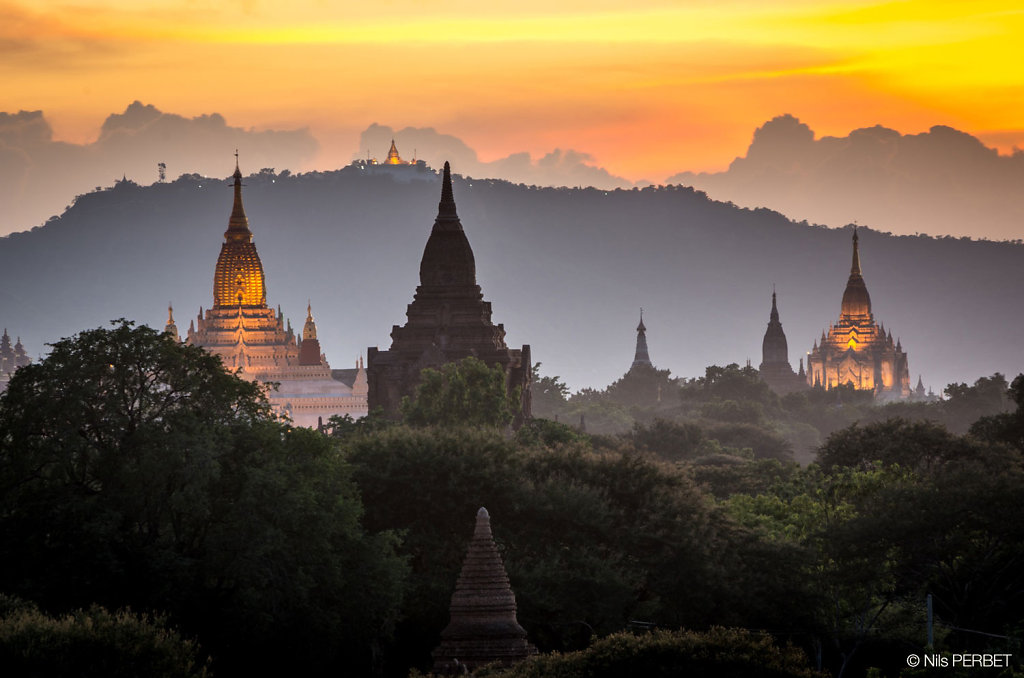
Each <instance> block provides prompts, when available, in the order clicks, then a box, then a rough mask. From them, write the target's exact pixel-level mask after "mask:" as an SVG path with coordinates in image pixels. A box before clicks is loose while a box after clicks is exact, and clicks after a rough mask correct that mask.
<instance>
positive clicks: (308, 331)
mask: <svg viewBox="0 0 1024 678" xmlns="http://www.w3.org/2000/svg"><path fill="white" fill-rule="evenodd" d="M309 339H316V322H314V321H313V303H312V302H311V301H307V303H306V324H305V325H303V327H302V340H303V341H307V340H309ZM319 355H320V349H319V347H318V348H317V356H319Z"/></svg>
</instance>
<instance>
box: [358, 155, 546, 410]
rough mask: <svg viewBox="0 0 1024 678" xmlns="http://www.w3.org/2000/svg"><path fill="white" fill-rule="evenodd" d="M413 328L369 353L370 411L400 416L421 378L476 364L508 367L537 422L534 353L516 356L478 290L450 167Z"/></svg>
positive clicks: (512, 385) (510, 383) (396, 331)
mask: <svg viewBox="0 0 1024 678" xmlns="http://www.w3.org/2000/svg"><path fill="white" fill-rule="evenodd" d="M406 316H407V318H408V320H407V321H406V323H405V325H403V326H401V327H400V326H398V325H395V326H393V327H392V329H391V348H390V349H389V350H387V351H379V350H378V349H377V347H375V346H374V347H371V348H369V349H367V352H366V365H367V377H368V379H369V406H370V409H371V410H374V409H376V408H378V407H380V408H382V409H383V410H384V413H385V414H386V415H387V416H389V417H392V418H397V417H398V416H399V406H400V405H401V401H402V398H403V397H404V396H411V395H413V393H414V391H415V388H416V385H417V384H418V383H419V378H420V371H421V370H422V369H423V368H425V367H433V368H437V367H440V366H441V365H444V364H445V363H450V362H456V361H458V360H462V359H463V358H467V357H469V356H474V357H476V358H478V359H480V360H481V361H483V362H484V363H486V364H487V365H488V366H491V367H493V366H494V365H500V366H501V368H502V370H504V372H505V375H506V387H507V388H508V390H509V391H510V392H511V391H514V390H515V389H519V391H520V394H521V397H522V411H521V412H520V414H519V416H518V417H517V418H516V420H517V422H519V423H521V422H522V421H523V419H525V418H528V417H529V416H530V367H531V363H530V347H529V345H524V346H523V347H522V349H521V350H520V349H510V348H509V347H508V346H507V345H506V344H505V327H504V326H503V325H500V324H499V325H495V324H494V323H492V322H491V304H490V302H487V301H484V299H483V293H482V292H481V291H480V286H479V285H478V284H477V282H476V260H475V258H474V256H473V250H472V248H471V247H470V246H469V240H467V239H466V233H465V231H463V229H462V222H461V221H460V220H459V215H458V213H457V212H456V209H455V197H454V195H453V193H452V180H451V171H450V169H449V166H448V163H445V164H444V176H443V178H442V184H441V201H440V203H439V204H438V210H437V218H436V219H435V220H434V227H433V229H432V230H431V232H430V237H429V238H428V239H427V244H426V247H424V249H423V258H422V259H421V260H420V284H419V286H418V287H417V288H416V294H415V295H414V297H413V301H412V303H411V304H409V306H408V307H407V309H406Z"/></svg>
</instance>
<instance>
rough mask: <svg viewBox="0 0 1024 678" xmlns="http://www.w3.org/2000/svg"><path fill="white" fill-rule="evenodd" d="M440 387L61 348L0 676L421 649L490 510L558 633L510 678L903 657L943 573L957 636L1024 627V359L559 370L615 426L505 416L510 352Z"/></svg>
mask: <svg viewBox="0 0 1024 678" xmlns="http://www.w3.org/2000/svg"><path fill="white" fill-rule="evenodd" d="M425 376H426V377H427V379H426V381H425V384H426V386H425V387H424V388H422V389H421V390H420V391H419V392H418V393H417V395H416V397H415V398H413V399H410V400H409V401H408V402H407V404H406V411H405V414H406V421H405V422H404V423H396V422H391V421H388V420H387V419H385V418H383V417H382V416H381V415H380V414H379V413H374V414H371V415H370V416H368V417H366V418H363V419H360V420H358V421H353V420H351V419H347V418H341V419H335V420H334V421H333V422H332V424H333V435H331V436H326V435H323V434H321V433H319V432H315V431H310V430H305V429H294V428H291V427H289V426H287V425H286V424H284V423H282V422H280V421H277V420H276V419H275V418H274V417H273V416H272V414H271V413H270V411H269V408H268V406H267V402H266V400H265V398H264V397H263V395H262V391H261V390H260V388H259V387H256V386H254V385H252V384H250V383H248V382H245V381H242V380H240V379H238V378H237V377H235V376H233V375H230V374H227V373H225V372H224V371H223V369H222V368H221V365H220V363H219V362H218V361H217V360H216V359H215V358H212V357H211V356H209V355H207V354H205V353H204V352H202V351H200V350H198V349H194V348H191V347H188V346H183V345H181V344H177V343H175V342H173V341H171V340H170V339H169V338H167V337H165V336H163V335H160V334H159V333H157V332H155V331H153V330H150V329H148V328H136V327H134V326H133V325H132V324H131V323H127V322H118V323H115V324H114V326H113V328H112V329H100V330H91V331H88V332H83V333H82V334H80V335H78V336H76V337H73V338H71V339H66V340H63V341H61V342H58V343H57V344H56V345H54V347H53V351H52V352H51V354H50V356H49V357H47V358H46V359H45V360H43V361H41V362H39V363H38V364H35V365H31V366H29V367H26V368H24V369H22V370H20V371H19V372H18V373H17V374H16V375H15V377H14V378H13V379H12V380H11V382H10V387H9V389H8V391H7V392H6V393H5V394H4V395H3V396H2V397H0V593H3V594H9V595H12V596H17V597H18V600H24V601H31V602H25V603H20V602H17V600H16V599H15V598H12V597H8V596H0V660H2V662H0V672H4V673H11V672H12V669H16V670H17V671H16V672H18V671H20V672H24V671H21V669H20V668H19V667H22V666H29V664H23V663H21V664H20V663H18V662H44V663H43V664H31V666H33V667H34V666H41V667H43V668H40V669H39V673H41V674H43V675H46V671H51V673H52V672H53V671H56V672H57V673H61V672H62V671H61V670H57V669H52V668H49V667H53V666H58V667H59V666H66V665H68V662H71V663H75V664H81V665H83V666H85V667H86V669H84V670H83V671H82V672H83V673H84V674H86V675H88V671H89V670H92V671H107V673H108V674H109V675H116V672H115V669H114V668H110V667H111V666H112V665H111V663H110V662H111V661H112V660H110V659H109V658H110V657H111V656H112V655H111V653H112V652H119V651H121V650H123V651H124V653H125V654H124V656H125V657H130V656H133V655H132V652H136V653H138V654H139V656H140V657H141V656H143V655H144V659H140V660H139V661H151V662H152V663H151V664H148V665H147V666H151V667H152V668H151V669H147V670H146V671H144V673H147V674H150V675H161V674H165V675H166V674H168V673H167V671H165V669H164V668H162V667H166V666H180V667H183V668H181V670H180V674H181V675H201V674H202V672H203V671H205V670H206V669H207V664H206V663H205V660H204V659H203V658H204V657H205V656H206V655H207V654H208V655H209V656H210V657H211V661H210V663H209V668H210V670H212V672H213V673H215V674H216V675H219V676H241V675H265V674H279V675H308V676H317V675H328V674H338V673H342V672H348V673H356V674H360V675H364V674H365V675H369V674H385V675H393V676H405V675H407V674H408V672H409V670H410V668H416V669H420V670H427V669H429V667H430V651H431V650H432V649H433V648H434V647H436V645H437V644H438V640H439V633H440V631H441V630H442V629H443V628H444V627H445V625H446V624H447V622H448V605H449V601H450V599H451V594H452V590H453V587H454V583H455V579H456V576H457V574H458V571H459V567H460V565H461V562H462V558H463V555H464V553H465V549H466V545H467V543H468V541H469V539H470V535H471V533H472V528H473V519H474V515H475V513H476V511H477V509H478V508H479V507H480V506H486V507H487V508H488V510H489V512H490V515H491V524H492V529H493V532H494V535H495V539H496V541H497V542H498V545H499V549H500V551H501V554H502V557H503V560H504V563H505V566H506V569H507V571H508V574H509V578H510V581H511V584H512V587H513V589H514V591H515V593H516V597H517V601H518V606H519V620H520V622H521V623H522V625H523V626H524V627H525V628H526V629H527V631H528V633H529V636H530V639H531V641H532V642H534V643H535V644H537V645H538V647H539V648H540V649H541V651H542V652H545V653H551V652H561V653H564V654H548V655H545V656H541V657H538V658H537V659H536V660H533V661H531V662H529V663H527V664H524V665H522V666H521V667H519V668H516V669H513V670H511V671H510V672H506V674H507V675H510V676H519V675H522V676H527V675H530V676H532V675H564V676H575V675H595V676H600V675H609V676H611V675H623V674H624V673H626V672H627V669H626V668H624V667H629V668H628V671H629V672H630V673H637V674H643V675H679V674H682V673H686V674H687V675H716V676H718V675H733V674H735V675H764V676H780V677H781V676H806V675H811V674H810V670H811V669H813V670H821V671H824V672H827V673H828V674H831V675H834V676H837V677H845V676H863V675H867V674H869V673H870V672H871V670H872V669H876V670H877V671H876V673H877V672H881V674H882V675H889V676H898V675H900V674H901V672H903V671H905V670H906V665H905V660H906V656H907V654H908V653H911V652H917V653H921V652H924V650H925V648H924V643H925V640H924V633H925V631H924V600H925V597H926V596H927V595H928V594H931V595H932V597H933V600H934V601H935V622H936V629H937V631H936V647H935V651H936V652H943V651H945V652H984V651H994V652H1009V653H1011V654H1013V653H1015V652H1016V648H1019V643H1020V638H1021V636H1020V634H1021V629H1022V628H1024V614H1022V612H1021V610H1022V609H1024V546H1022V544H1024V434H1022V431H1024V376H1020V377H1017V378H1016V379H1015V380H1013V383H1012V385H1007V384H1006V381H1005V379H1003V378H1002V376H1001V375H995V376H994V377H991V378H985V379H983V380H979V381H978V382H976V384H975V386H970V387H969V386H965V385H959V386H955V387H951V388H950V389H949V391H948V395H949V398H948V399H947V400H945V401H942V402H940V403H908V404H904V405H895V406H894V405H886V406H883V407H878V406H872V405H870V404H869V403H866V402H860V401H859V399H858V398H859V396H858V394H856V393H846V392H844V391H840V392H839V393H838V394H836V393H828V394H825V393H823V392H817V391H809V392H806V393H801V394H797V396H787V397H785V398H781V399H780V398H777V397H776V396H775V395H774V394H772V393H771V392H770V391H768V390H766V389H765V388H764V386H763V383H762V382H760V381H759V380H758V379H757V378H756V373H752V372H751V371H750V370H748V369H746V368H740V367H738V366H735V365H731V366H727V367H724V368H721V367H712V368H709V369H708V371H707V373H706V375H705V376H704V377H702V378H701V379H698V380H693V381H690V382H683V383H677V384H675V389H676V391H675V393H674V397H673V398H669V399H666V397H665V391H664V390H662V392H661V400H659V399H658V394H657V390H655V396H654V398H653V400H650V399H649V400H647V401H646V404H643V403H641V404H636V403H633V404H629V403H627V402H616V401H615V399H614V398H616V397H619V396H616V395H615V393H619V395H621V394H623V393H628V392H629V391H630V389H632V388H633V387H637V388H638V389H639V390H642V388H641V387H642V386H643V383H648V385H650V384H654V386H656V387H657V386H659V385H660V386H662V387H664V385H665V383H667V382H666V381H665V380H667V375H665V374H661V373H648V374H646V375H643V374H640V375H639V377H638V378H639V379H640V380H641V381H639V382H637V383H635V384H633V385H631V386H628V388H627V387H624V386H623V385H622V384H620V385H619V386H618V387H617V388H616V389H613V390H612V393H611V394H609V393H597V392H591V393H582V394H576V395H574V396H570V397H568V398H566V394H567V391H566V390H565V389H563V388H562V387H561V386H560V385H559V382H558V380H557V378H552V379H550V380H548V381H546V382H545V381H543V379H544V378H540V379H541V383H543V384H545V386H544V388H543V391H544V396H543V398H544V399H547V402H548V403H549V404H551V403H555V404H556V405H558V406H559V407H563V408H567V409H564V410H563V411H564V412H569V413H570V416H568V417H566V423H569V422H570V421H571V413H573V412H574V411H573V410H572V408H573V407H575V406H576V405H580V404H585V406H586V407H584V408H583V409H581V410H579V412H580V413H583V414H586V418H587V419H586V420H587V421H590V420H591V419H590V417H591V413H593V412H601V411H604V412H617V413H618V415H622V416H624V417H625V418H626V420H628V421H629V422H630V424H629V426H628V427H626V428H625V429H623V432H622V433H621V434H619V435H607V434H595V433H587V432H585V431H581V430H579V428H578V427H572V426H568V425H566V423H559V422H555V421H552V420H546V419H542V418H536V419H534V420H532V421H529V422H527V423H526V424H525V425H524V426H523V427H521V428H519V429H518V430H517V431H515V432H514V433H513V432H511V431H510V430H509V429H508V428H507V426H506V425H507V423H508V421H509V420H510V417H509V412H510V411H511V410H510V408H513V406H514V403H512V402H511V401H510V400H509V399H508V396H507V394H506V393H505V390H504V382H503V381H499V379H498V377H499V376H500V374H499V373H498V372H496V371H494V370H491V369H488V368H487V367H486V366H483V365H482V364H477V363H476V362H473V361H464V362H463V363H461V364H458V365H451V366H445V367H444V368H442V369H441V370H437V371H435V373H434V375H431V374H427V375H425ZM645 379H648V380H650V379H653V380H654V381H650V382H644V381H643V380H645ZM1000 385H1001V387H1002V389H1003V391H1002V392H1001V393H996V391H998V390H999V387H1000ZM499 387H500V388H499ZM643 388H646V387H643ZM647 395H648V396H649V395H650V394H649V393H647ZM645 397H646V396H645ZM839 398H841V399H842V403H841V406H840V404H837V403H836V402H835V400H834V399H839ZM541 400H543V399H541ZM536 402H537V401H536V400H535V404H536ZM559 403H560V404H559ZM1011 404H1012V405H1015V406H1016V407H1015V408H1014V409H1010V407H1012V405H1011ZM591 406H593V409H587V408H590V407H591ZM601 408H605V409H604V410H602V409H601ZM618 415H616V416H618ZM975 415H977V416H975ZM969 416H975V418H974V419H973V420H972V421H971V422H970V423H969V424H967V425H964V424H963V421H964V418H965V417H969ZM851 418H852V419H851ZM954 424H955V427H954ZM801 426H803V427H807V428H810V429H812V430H813V431H815V432H816V434H817V435H820V436H821V444H820V446H819V448H818V450H817V456H818V461H817V462H816V463H812V464H809V465H805V466H800V465H798V464H795V463H793V462H792V461H791V459H790V454H789V452H790V449H791V448H790V445H791V444H792V443H791V441H792V440H794V439H796V438H798V437H799V435H800V434H801V431H803V432H804V433H806V430H805V429H803V428H801ZM819 426H820V427H821V428H818V427H819ZM961 429H962V430H961ZM826 432H827V433H826ZM12 601H13V602H12ZM36 606H38V607H36ZM101 606H102V607H101ZM128 608H130V609H131V610H133V611H134V612H128V611H127V609H128ZM83 610H85V611H84V612H83ZM106 610H114V611H113V612H107V611H106ZM117 610H120V611H117ZM171 628H173V629H180V635H178V633H179V632H178V631H170V630H168V629H171ZM726 628H728V629H732V630H725V629H726ZM648 629H656V630H655V631H653V632H647V631H646V630H648ZM735 629H750V630H754V631H752V632H749V631H745V630H743V631H741V630H735ZM623 631H631V633H622V632H623ZM634 634H635V635H634ZM182 637H184V638H186V639H192V638H194V639H195V641H193V640H182ZM121 643H127V644H128V645H130V647H128V648H125V647H123V646H122V645H121ZM48 647H53V648H55V649H54V650H53V651H52V652H50V651H46V652H45V653H44V650H43V649H40V648H48ZM118 648H120V649H118ZM44 654H46V655H47V656H48V657H49V659H46V660H45V661H50V662H51V663H50V664H46V663H45V661H44V659H41V657H43V655H44ZM62 662H63V663H62ZM161 662H163V663H161ZM76 668H77V667H76ZM1017 668H1019V667H1017ZM108 669H109V670H108ZM26 670H27V669H26ZM33 670H35V669H33ZM175 670H177V669H175ZM190 672H191V673H190ZM730 672H731V673H730ZM496 675H497V674H496ZM1006 675H1010V674H1009V673H1007V674H1006Z"/></svg>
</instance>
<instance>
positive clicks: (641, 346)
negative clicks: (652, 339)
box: [629, 308, 654, 372]
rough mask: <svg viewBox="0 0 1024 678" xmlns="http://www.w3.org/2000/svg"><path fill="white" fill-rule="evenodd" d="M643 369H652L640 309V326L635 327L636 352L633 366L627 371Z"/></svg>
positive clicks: (642, 311) (645, 329)
mask: <svg viewBox="0 0 1024 678" xmlns="http://www.w3.org/2000/svg"><path fill="white" fill-rule="evenodd" d="M645 367H650V368H652V369H653V368H654V365H653V364H652V363H651V356H650V354H649V353H648V352H647V327H646V326H645V325H644V310H643V309H642V308H641V309H640V324H639V325H637V326H636V351H635V352H634V353H633V364H632V365H630V366H629V370H630V371H631V372H632V371H633V370H635V369H637V368H640V369H643V368H645Z"/></svg>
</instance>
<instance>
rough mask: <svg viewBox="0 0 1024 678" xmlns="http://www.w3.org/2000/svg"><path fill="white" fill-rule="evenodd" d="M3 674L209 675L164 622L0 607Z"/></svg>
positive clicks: (97, 612) (102, 677) (190, 646)
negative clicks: (1, 612) (0, 612)
mask: <svg viewBox="0 0 1024 678" xmlns="http://www.w3.org/2000/svg"><path fill="white" fill-rule="evenodd" d="M5 607H6V608H7V610H8V613H7V614H5V615H3V616H2V617H0V673H3V674H4V675H8V676H35V677H39V678H42V677H48V676H54V677H55V678H56V677H58V676H60V677H63V676H76V677H79V678H91V677H92V676H96V677H97V678H121V677H122V676H123V677H124V678H137V677H138V676H146V677H147V678H163V677H166V678H172V677H173V678H189V677H192V676H195V677H201V676H206V675H208V672H207V660H206V658H205V657H203V655H202V653H201V652H200V650H199V647H198V645H197V644H196V643H195V642H194V641H191V640H186V639H184V638H182V637H181V636H180V635H178V633H177V631H174V630H173V629H168V628H167V627H166V626H165V624H166V620H165V619H164V618H163V617H149V616H147V615H136V614H132V613H131V612H130V611H120V612H114V613H111V612H108V611H107V610H105V609H103V608H102V607H96V606H94V607H92V608H90V609H89V610H76V611H74V612H72V613H70V614H67V615H64V616H61V617H57V618H54V617H49V616H47V615H45V614H43V613H42V612H40V611H39V610H38V609H36V608H35V607H34V606H32V605H30V604H25V603H15V602H13V601H12V599H10V598H8V599H7V600H5V601H0V609H2V608H5Z"/></svg>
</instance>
